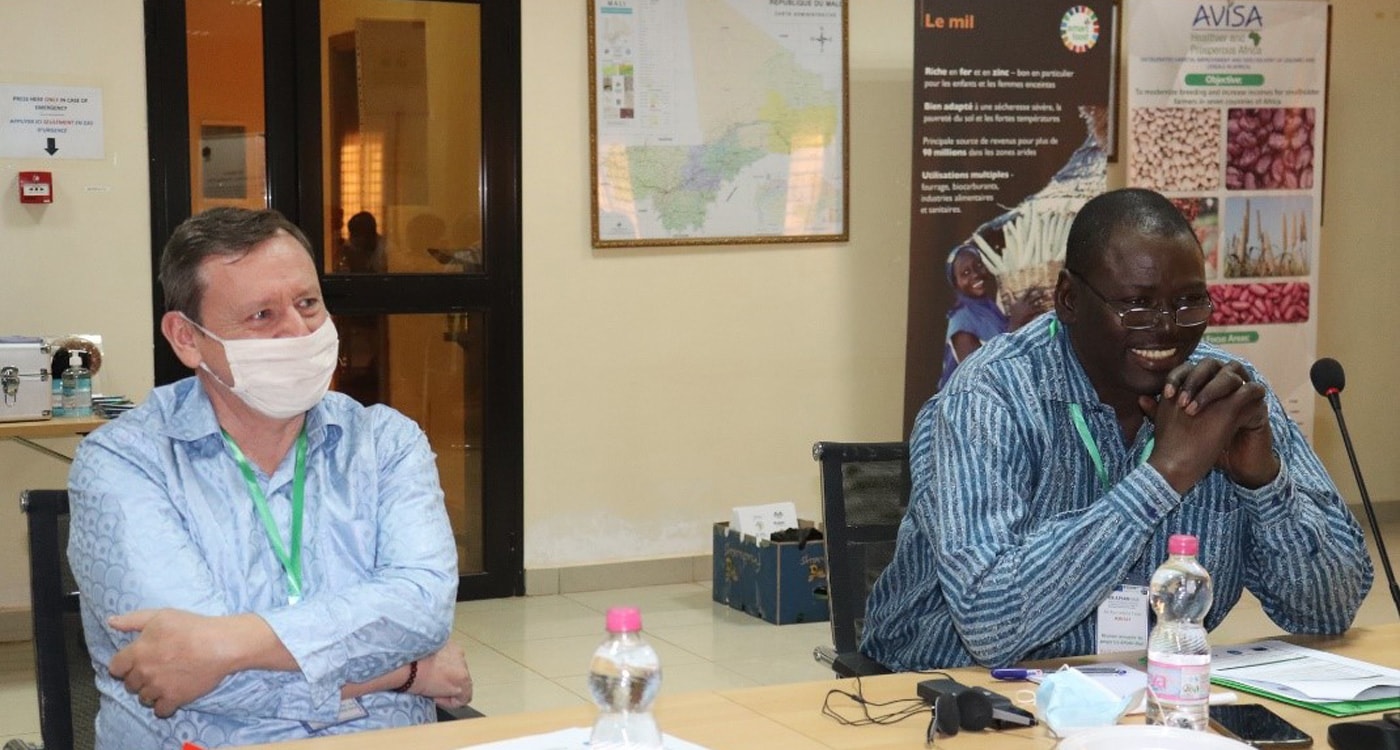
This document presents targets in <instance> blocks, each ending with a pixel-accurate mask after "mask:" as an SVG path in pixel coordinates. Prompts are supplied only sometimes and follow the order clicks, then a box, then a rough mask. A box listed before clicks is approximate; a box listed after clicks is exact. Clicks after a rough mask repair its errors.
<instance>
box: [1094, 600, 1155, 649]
mask: <svg viewBox="0 0 1400 750" xmlns="http://www.w3.org/2000/svg"><path fill="white" fill-rule="evenodd" d="M1146 649H1147V587H1146V586H1135V585H1129V584H1126V583H1120V584H1118V587H1117V588H1115V589H1114V590H1113V593H1111V594H1109V595H1108V598H1107V599H1104V600H1103V603H1102V604H1100V605H1099V636H1098V640H1097V642H1096V643H1095V647H1094V651H1095V653H1099V654H1113V653H1118V652H1121V651H1144V650H1146Z"/></svg>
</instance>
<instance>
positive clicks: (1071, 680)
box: [1035, 667, 1143, 737]
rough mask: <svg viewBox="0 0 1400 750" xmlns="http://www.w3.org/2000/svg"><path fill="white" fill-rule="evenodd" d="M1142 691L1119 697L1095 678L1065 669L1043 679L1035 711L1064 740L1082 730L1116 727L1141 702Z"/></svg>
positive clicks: (1036, 692)
mask: <svg viewBox="0 0 1400 750" xmlns="http://www.w3.org/2000/svg"><path fill="white" fill-rule="evenodd" d="M1142 692H1143V691H1141V690H1138V691H1136V692H1134V693H1131V694H1129V695H1126V696H1121V697H1120V696H1119V695H1118V694H1116V693H1114V692H1113V691H1112V690H1109V689H1108V688H1107V687H1105V686H1103V685H1102V684H1100V683H1099V682H1098V681H1097V680H1095V679H1094V678H1092V677H1089V676H1088V675H1086V674H1084V673H1083V672H1080V671H1079V670H1077V669H1074V668H1073V667H1065V668H1063V669H1060V670H1058V671H1055V672H1050V673H1047V674H1046V675H1045V676H1044V677H1043V678H1041V680H1040V687H1039V688H1037V689H1036V691H1035V709H1036V712H1037V713H1039V714H1040V720H1041V721H1043V722H1045V724H1046V725H1047V726H1049V727H1050V731H1052V732H1054V733H1055V735H1056V736H1059V737H1065V736H1067V735H1069V734H1071V733H1073V732H1076V731H1079V730H1081V729H1089V728H1091V727H1104V726H1110V725H1112V724H1117V723H1118V720H1119V719H1121V718H1122V717H1123V714H1125V713H1127V712H1128V709H1130V708H1132V707H1133V706H1135V705H1137V704H1138V702H1139V701H1141V700H1142Z"/></svg>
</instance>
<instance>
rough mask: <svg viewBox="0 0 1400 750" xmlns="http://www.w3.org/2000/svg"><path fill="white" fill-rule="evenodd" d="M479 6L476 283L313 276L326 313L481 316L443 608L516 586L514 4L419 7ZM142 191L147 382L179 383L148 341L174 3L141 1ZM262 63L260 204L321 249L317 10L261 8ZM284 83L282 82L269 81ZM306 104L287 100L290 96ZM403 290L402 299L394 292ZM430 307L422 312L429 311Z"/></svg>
mask: <svg viewBox="0 0 1400 750" xmlns="http://www.w3.org/2000/svg"><path fill="white" fill-rule="evenodd" d="M432 1H434V2H473V3H474V4H476V5H479V6H480V9H481V10H480V12H481V26H482V42H481V67H482V70H481V75H482V112H481V117H482V123H481V129H482V144H481V146H482V148H481V154H482V174H481V185H480V194H481V216H482V247H483V250H484V254H485V257H486V258H488V259H489V265H488V267H487V272H486V273H484V274H461V275H455V274H454V275H446V274H398V275H396V277H395V279H394V281H395V282H398V283H394V284H386V283H384V280H383V279H384V277H381V276H374V277H369V278H355V277H352V276H343V275H335V274H332V275H324V274H322V286H323V292H324V294H325V297H326V300H327V304H328V305H329V306H330V308H331V309H332V310H333V312H335V313H338V314H350V315H353V314H406V313H425V312H433V313H436V312H444V313H450V312H469V311H470V312H482V311H485V313H486V316H487V322H488V328H487V348H488V351H489V352H490V354H489V357H488V364H487V373H486V381H487V382H486V396H485V399H484V402H485V403H484V404H483V410H484V414H483V418H484V420H483V421H484V426H483V429H484V432H485V435H484V446H483V453H482V484H483V486H482V516H483V518H482V526H483V529H482V538H483V543H484V544H485V549H484V550H483V553H484V554H483V568H484V571H483V572H481V573H472V574H464V575H461V576H460V577H459V581H458V589H457V600H458V601H464V600H468V599H484V598H493V597H502V596H521V595H523V594H524V593H525V574H524V549H523V543H522V540H523V527H524V431H523V424H524V409H523V384H522V374H523V364H522V363H523V347H522V342H521V337H522V322H521V319H522V314H521V271H520V269H521V235H522V233H521V215H522V212H521V185H520V175H521V147H520V144H521V138H522V133H521V127H522V123H521V116H520V103H521V84H520V76H521V63H520V2H519V0H432ZM144 4H145V35H146V88H147V95H146V111H147V123H148V138H149V146H150V179H151V200H150V205H151V289H152V295H151V313H152V328H153V334H154V340H155V350H154V359H155V362H154V364H155V382H156V384H157V385H161V384H165V383H169V382H173V381H175V380H177V379H179V378H183V377H186V376H188V375H189V369H188V368H186V367H185V366H184V365H183V364H181V363H180V362H179V360H178V359H176V358H175V355H174V352H173V351H172V350H171V349H170V346H169V344H167V343H166V341H165V339H164V336H163V335H162V334H161V332H160V318H161V316H162V315H163V314H164V313H165V305H164V299H163V290H162V289H161V286H160V282H159V279H158V278H157V274H158V271H159V267H160V255H161V252H162V250H163V248H164V246H165V242H166V240H167V239H168V238H169V237H170V234H171V233H172V232H173V231H174V229H175V227H176V226H177V225H179V223H180V222H181V221H184V220H185V219H186V218H188V217H189V215H190V209H189V207H190V205H191V198H192V195H191V186H190V162H189V114H188V113H189V95H188V90H187V86H188V83H187V79H188V57H187V53H186V47H185V38H186V17H185V3H184V0H144ZM262 14H263V51H264V52H263V54H264V70H265V71H267V72H268V73H265V76H264V78H265V82H264V91H265V99H266V103H265V118H266V120H265V122H266V131H267V138H266V158H267V189H268V195H269V203H270V205H271V206H272V207H273V208H275V209H277V210H279V211H281V212H282V213H283V214H284V215H285V216H286V217H287V218H288V219H289V220H291V221H292V222H293V223H295V224H297V225H298V226H299V227H301V228H302V229H303V231H305V232H306V234H307V236H308V238H310V240H311V242H312V246H313V247H320V246H322V239H323V237H322V209H321V206H322V197H323V196H322V189H321V169H322V164H321V142H320V140H321V106H320V88H321V79H320V65H321V60H320V58H321V45H320V24H319V15H320V3H319V0H264V2H263V4H262ZM272 71H278V72H281V71H291V72H292V74H291V75H286V74H277V75H272V74H270V73H271V72H272ZM308 90H309V91H313V92H316V93H315V95H314V96H298V93H299V92H300V91H308ZM405 288H407V289H411V290H412V291H411V292H410V293H405V292H404V289H405ZM434 300H436V301H435V302H434Z"/></svg>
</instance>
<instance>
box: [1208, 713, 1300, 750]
mask: <svg viewBox="0 0 1400 750" xmlns="http://www.w3.org/2000/svg"><path fill="white" fill-rule="evenodd" d="M1210 725H1211V727H1213V728H1214V729H1215V731H1217V732H1219V733H1221V734H1223V735H1225V736H1226V737H1230V738H1231V739H1236V740H1239V741H1240V742H1243V743H1245V744H1246V745H1252V746H1254V747H1264V748H1269V747H1277V748H1294V747H1311V746H1312V743H1313V741H1312V737H1310V736H1308V734H1307V733H1306V732H1304V731H1303V730H1301V729H1299V728H1298V727H1295V726H1293V725H1292V724H1289V723H1288V721H1287V720H1286V719H1284V718H1283V717H1282V716H1279V715H1278V714H1276V713H1274V712H1273V711H1271V710H1270V709H1269V707H1268V706H1264V705H1261V704H1259V703H1239V704H1232V705H1228V706H1211V707H1210Z"/></svg>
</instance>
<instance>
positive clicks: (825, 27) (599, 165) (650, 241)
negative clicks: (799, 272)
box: [588, 0, 850, 248]
mask: <svg viewBox="0 0 1400 750" xmlns="http://www.w3.org/2000/svg"><path fill="white" fill-rule="evenodd" d="M688 2H689V3H690V4H692V5H695V4H698V5H700V6H710V7H724V8H727V9H730V10H737V11H738V12H739V13H741V14H752V15H758V14H762V13H764V12H767V13H770V14H777V15H781V11H782V10H783V9H782V7H781V6H788V8H787V9H788V10H790V13H791V16H792V20H791V22H790V23H789V22H788V21H785V20H779V19H778V18H777V17H769V18H766V19H765V22H766V23H769V24H772V26H773V28H775V29H776V30H777V32H778V33H777V34H775V35H774V38H773V39H772V40H771V41H772V42H773V43H774V44H775V45H779V44H787V45H795V44H800V45H816V46H817V47H818V48H819V49H820V53H819V55H817V58H819V59H820V60H821V61H822V63H823V65H822V66H820V67H819V68H816V69H815V73H814V75H813V77H815V78H820V79H821V80H826V81H834V80H838V79H839V93H837V94H836V99H837V101H836V102H835V105H834V110H835V111H834V113H830V115H829V116H826V113H825V112H823V116H822V117H821V119H822V120H823V122H824V123H825V127H826V128H828V130H827V131H825V133H824V135H825V137H829V140H828V141H826V142H825V143H824V145H822V146H821V147H820V148H819V150H820V151H821V152H822V154H821V155H822V156H823V157H827V156H835V155H836V153H835V152H838V151H839V158H840V168H839V173H836V171H835V169H834V167H831V166H829V165H827V164H826V162H827V161H828V159H826V158H822V159H820V160H819V167H818V169H819V170H821V172H820V174H819V175H816V176H813V175H812V174H810V173H809V174H806V175H804V174H802V173H801V172H800V171H799V169H798V168H794V167H791V166H790V167H789V171H788V174H789V175H793V174H796V175H797V176H798V177H801V178H803V182H801V183H799V184H796V185H793V184H791V183H793V182H797V181H796V180H791V182H790V183H789V184H787V186H786V187H782V184H783V183H782V181H781V175H779V176H776V177H775V176H773V174H774V173H772V172H771V171H770V172H769V173H768V174H769V176H768V177H766V178H762V179H764V180H765V181H766V182H769V183H773V184H775V185H779V187H777V188H776V189H774V188H770V189H768V190H767V191H765V195H767V196H768V197H769V199H770V200H772V199H773V195H775V194H777V195H781V196H782V199H781V200H782V205H783V207H782V209H781V212H782V217H783V218H782V221H781V222H775V221H773V220H772V215H771V212H769V214H768V218H767V220H766V221H765V220H764V218H763V217H761V216H760V215H759V214H760V212H759V211H753V212H752V213H753V217H752V220H751V221H742V220H739V219H737V218H736V217H739V216H740V215H741V214H743V213H745V212H743V211H734V212H732V214H731V215H729V216H726V219H725V220H726V224H727V226H729V227H732V231H715V230H713V229H706V228H705V227H703V226H696V225H694V224H691V225H689V226H686V227H668V226H665V225H666V224H667V222H666V221H665V220H664V219H660V220H659V219H658V218H657V217H658V216H660V215H661V214H662V212H663V211H664V209H662V208H659V207H657V206H655V205H653V204H651V203H650V202H649V201H647V200H645V199H638V198H637V197H636V191H635V189H634V186H633V185H631V184H629V185H627V186H625V187H624V188H623V189H621V190H615V189H612V188H613V187H614V186H613V184H612V182H611V181H610V180H609V177H608V172H609V168H608V166H609V163H610V162H609V160H610V159H611V160H616V159H618V158H619V155H620V154H621V155H622V157H623V158H627V159H628V160H629V162H630V161H631V157H630V156H629V155H628V153H627V152H628V151H629V149H631V148H638V146H637V145H636V144H635V143H634V141H635V139H636V135H635V133H630V132H629V131H628V126H630V125H635V123H627V124H625V125H617V126H614V125H612V124H611V122H610V121H609V117H605V116H604V111H605V110H606V109H607V108H608V107H611V111H610V115H611V116H612V120H614V121H615V120H617V115H618V112H619V109H618V107H619V106H626V105H619V101H620V100H621V98H623V97H626V98H631V97H632V96H634V95H635V92H634V91H632V90H625V91H624V90H623V88H626V89H630V88H631V87H632V86H633V85H634V83H633V82H634V80H635V76H636V75H637V74H638V72H639V71H637V70H634V69H629V70H623V69H622V68H624V67H625V66H620V65H619V63H618V55H617V54H615V53H614V52H613V51H612V50H609V49H604V48H605V47H607V46H608V44H609V37H608V35H607V34H605V33H601V32H600V27H603V25H604V24H605V23H606V22H607V20H608V19H605V18H604V16H605V15H606V14H618V13H624V14H628V15H627V21H628V22H630V23H631V24H634V25H635V26H636V29H635V31H636V36H638V37H642V38H652V37H664V36H665V35H666V34H675V33H677V32H676V28H677V27H676V26H674V25H671V24H668V23H665V22H663V21H661V20H659V18H657V17H653V14H651V13H645V12H642V13H633V12H632V9H634V8H636V7H637V6H645V7H646V9H648V10H651V9H655V8H656V7H657V6H658V3H657V2H656V0H589V1H588V74H589V81H588V108H589V146H590V164H589V172H590V174H589V176H590V183H591V187H590V204H591V205H590V214H591V225H592V243H593V247H595V248H611V247H670V246H690V245H738V244H769V243H820V242H847V241H849V239H850V226H849V217H850V191H849V189H848V186H849V184H850V127H849V122H850V119H849V101H850V75H849V43H848V34H847V28H848V18H849V0H778V2H774V0H688ZM660 5H661V6H663V7H664V8H665V9H666V10H670V11H675V12H681V11H680V9H681V8H683V7H684V6H685V5H686V2H680V1H678V0H660ZM775 7H777V8H778V10H775ZM613 17H614V18H615V17H616V15H613ZM831 24H834V25H836V26H838V27H839V28H831V27H830V25H831ZM649 25H650V28H648V26H649ZM685 28H687V29H688V28H689V27H688V26H687V27H685ZM695 36H696V35H695V34H690V35H689V36H684V38H683V39H680V40H679V44H678V46H680V45H684V46H685V47H686V48H687V49H700V48H701V46H702V45H703V42H704V40H701V39H696V38H695ZM613 43H614V44H615V41H614V42H613ZM832 47H837V48H839V54H830V53H828V50H831V48H832ZM707 51H708V50H707ZM831 51H832V52H835V51H836V50H831ZM793 55H794V57H796V53H793ZM696 57H697V58H699V57H700V55H699V54H697V55H696ZM803 59H804V60H805V61H807V62H809V63H810V62H811V61H812V60H813V59H814V58H813V57H812V56H810V55H806V56H803ZM827 61H829V64H827ZM758 78H759V77H757V76H755V77H754V78H753V79H751V80H732V79H729V80H726V81H725V89H726V93H727V96H726V97H725V101H728V102H732V101H735V100H738V101H747V100H748V99H749V98H754V99H759V98H761V97H763V96H764V95H765V94H767V95H770V96H771V94H772V93H773V92H772V90H771V89H763V88H762V86H763V83H761V82H760V81H759V80H758ZM605 79H606V80H605ZM622 79H626V81H627V83H626V84H625V87H618V88H614V84H613V82H614V81H618V80H622ZM770 82H771V80H770ZM804 88H805V87H804ZM833 90H835V87H833ZM615 93H616V96H615ZM655 93H656V91H655V86H654V84H653V91H652V94H653V96H652V97H651V98H650V100H649V105H650V108H649V112H652V113H655V112H658V106H657V102H658V100H665V101H667V102H678V103H679V104H676V106H674V107H673V108H672V109H673V110H675V111H674V112H672V111H667V110H666V109H665V108H664V107H662V108H661V109H660V112H661V114H660V117H661V118H662V119H665V118H669V117H670V116H671V115H672V114H675V115H676V116H677V117H676V119H681V118H683V117H685V116H691V117H693V118H694V119H695V120H696V121H699V122H711V121H713V120H714V119H715V118H722V117H724V116H728V115H730V114H731V113H728V112H717V111H715V108H714V107H709V106H708V105H707V104H705V103H703V99H704V97H701V96H698V93H697V92H696V91H695V90H693V88H686V89H681V90H676V91H674V95H670V92H665V91H663V92H662V94H663V96H659V97H658V96H655ZM600 94H601V98H602V99H603V100H604V101H603V102H600ZM711 98H713V97H711ZM770 101H771V99H770ZM600 104H601V105H602V107H603V108H601V109H600ZM687 108H689V109H687ZM768 109H769V108H768V107H762V108H759V109H758V110H755V111H752V113H751V118H746V120H745V122H744V124H743V128H744V129H745V130H746V131H747V132H749V133H752V132H753V131H754V130H755V129H763V128H768V129H772V130H774V131H777V130H780V129H783V128H787V127H790V126H791V122H792V119H794V118H795V119H803V116H801V115H798V116H794V115H792V114H791V112H790V111H787V110H784V114H786V115H787V117H784V118H779V117H770V116H769V113H768V112H767V111H766V110H768ZM780 109H781V108H780ZM810 109H811V108H809V110H810ZM682 110H684V111H682ZM745 114H746V115H747V114H749V113H748V112H746V113H745ZM807 117H808V118H810V117H811V116H810V114H809V115H807ZM787 132H791V131H787ZM809 135H810V134H809ZM750 137H752V136H750ZM813 137H823V136H813ZM660 140H664V139H660ZM789 142H790V141H789ZM661 145H666V146H669V148H670V149H671V150H672V151H674V150H675V149H677V148H690V149H708V148H710V147H711V146H712V145H713V144H709V143H705V142H703V141H702V142H700V143H689V144H688V143H679V144H675V145H671V144H661V143H660V142H658V143H657V144H648V145H647V146H645V147H641V148H656V147H658V146H661ZM748 151H749V152H752V151H753V149H748ZM793 155H794V152H789V153H788V154H787V156H786V157H785V158H786V159H788V160H789V161H790V162H791V161H794V159H793ZM811 156H812V149H810V148H809V149H808V150H807V151H806V152H804V154H801V155H799V159H798V160H796V161H798V163H799V164H800V160H801V157H806V158H808V159H810V157H811ZM678 158H679V157H678ZM777 158H779V159H781V158H784V157H782V156H781V155H780V156H779V157H777ZM686 161H687V163H686V164H685V165H679V164H677V165H672V166H674V171H675V172H676V173H680V172H683V171H685V170H688V169H697V168H698V169H704V168H706V167H707V166H708V165H709V162H706V161H705V159H704V157H703V156H699V157H696V158H695V159H694V162H695V163H696V164H699V165H700V166H698V167H697V166H696V165H695V164H692V163H690V160H686ZM614 163H615V162H614ZM720 169H721V170H725V169H727V170H729V171H728V172H726V174H729V175H730V176H732V175H733V172H734V171H736V170H737V169H738V168H737V167H734V166H733V165H725V166H723V167H721V168H720ZM639 171H640V170H639ZM673 179H691V178H690V177H689V176H686V177H684V178H682V177H679V176H673ZM789 179H790V178H789ZM697 182H702V183H704V185H705V186H704V187H703V188H697V189H696V192H698V193H699V194H700V195H701V196H702V197H703V196H704V195H706V194H707V193H706V192H705V191H707V190H710V189H711V188H713V190H714V193H713V195H712V196H711V197H712V198H713V199H714V200H715V201H718V200H720V198H719V193H720V192H723V191H725V190H728V195H729V196H737V197H738V199H740V200H742V199H743V195H742V191H741V189H740V188H739V187H738V186H736V185H735V184H730V183H725V182H724V181H723V178H722V176H720V175H716V174H710V175H701V176H700V177H698V178H697ZM662 189H664V186H659V187H658V188H657V190H662ZM677 192H679V191H677ZM619 193H623V198H622V200H618V194H619ZM685 197H686V198H687V199H688V200H689V205H687V206H685V207H684V210H687V211H690V212H691V213H693V214H699V215H700V219H701V220H703V218H705V211H706V204H704V202H703V201H702V200H700V199H697V198H696V196H695V195H694V194H688V195H686V196H685ZM745 205H747V204H745ZM804 217H812V218H811V219H810V220H804ZM628 221H630V224H624V223H623V222H628ZM604 222H607V224H608V226H606V227H604V226H603V224H604ZM670 223H673V224H674V223H677V222H676V221H675V220H674V219H673V220H672V221H671V222H670ZM779 224H780V225H779ZM658 225H659V226H658ZM735 225H737V226H735Z"/></svg>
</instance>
